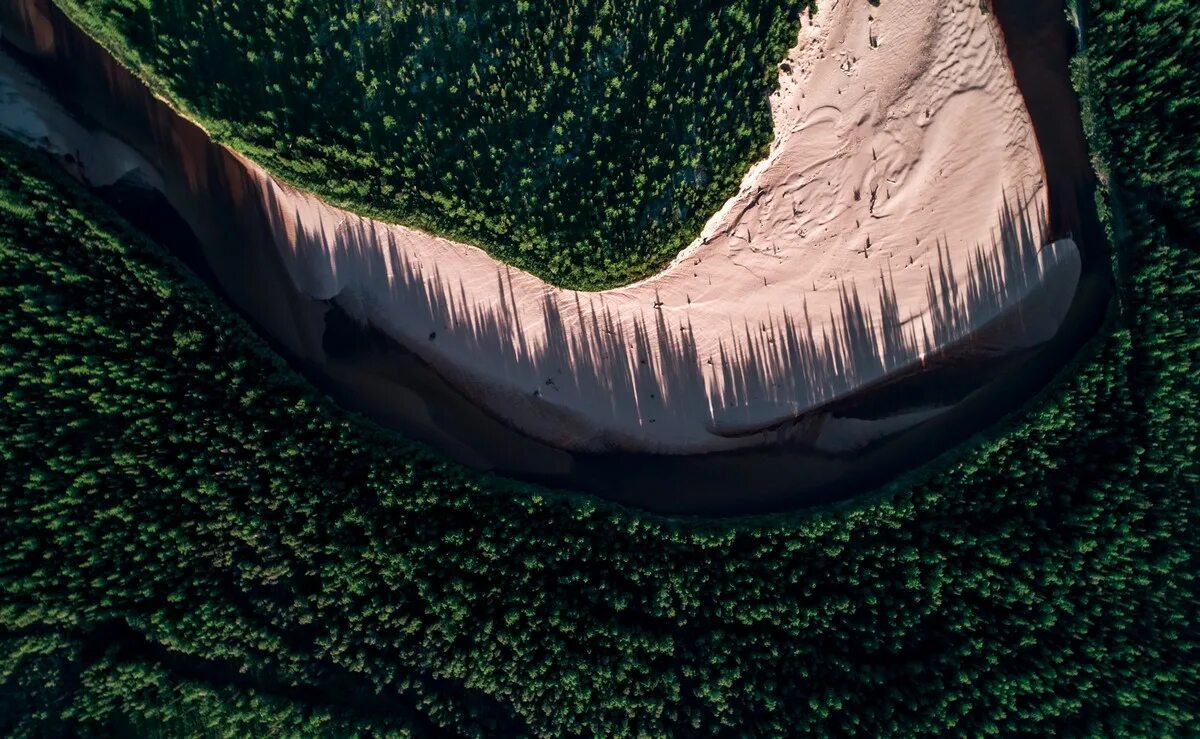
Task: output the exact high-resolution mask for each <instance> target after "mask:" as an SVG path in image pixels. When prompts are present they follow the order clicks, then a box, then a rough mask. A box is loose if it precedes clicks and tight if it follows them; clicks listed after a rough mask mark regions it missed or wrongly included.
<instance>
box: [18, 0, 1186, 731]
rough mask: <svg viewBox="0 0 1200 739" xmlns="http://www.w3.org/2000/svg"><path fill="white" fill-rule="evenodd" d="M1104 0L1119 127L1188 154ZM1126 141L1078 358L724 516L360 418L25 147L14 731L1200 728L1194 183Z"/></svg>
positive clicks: (1098, 5)
mask: <svg viewBox="0 0 1200 739" xmlns="http://www.w3.org/2000/svg"><path fill="white" fill-rule="evenodd" d="M1123 2H1124V0H1122V3H1123ZM1090 4H1091V5H1092V6H1093V7H1092V10H1093V12H1092V14H1091V18H1092V21H1091V24H1092V27H1091V29H1090V35H1089V38H1090V40H1091V46H1090V51H1089V53H1088V57H1087V58H1086V64H1085V66H1086V68H1087V69H1089V70H1092V72H1093V74H1092V75H1091V76H1090V77H1089V78H1088V79H1089V82H1090V84H1089V86H1088V87H1087V90H1086V91H1087V95H1086V98H1087V101H1088V108H1089V110H1090V111H1091V112H1092V114H1093V118H1092V126H1093V127H1094V129H1095V131H1096V132H1100V133H1103V134H1104V135H1106V136H1108V137H1109V140H1110V141H1118V140H1119V139H1121V137H1122V136H1150V137H1155V138H1154V140H1155V141H1157V142H1159V146H1160V147H1163V148H1160V149H1159V151H1158V154H1157V155H1156V156H1158V157H1160V158H1159V159H1157V160H1156V161H1161V162H1176V163H1177V162H1181V161H1185V159H1184V158H1183V155H1181V154H1174V153H1172V152H1173V151H1174V150H1175V149H1186V148H1188V147H1192V146H1194V145H1195V141H1196V138H1195V136H1187V135H1175V136H1165V135H1160V134H1152V133H1147V132H1153V131H1165V130H1169V126H1170V125H1174V124H1167V123H1165V122H1163V121H1161V120H1160V116H1161V115H1163V114H1164V108H1162V107H1161V106H1150V107H1147V108H1145V109H1143V110H1142V111H1141V112H1140V113H1137V114H1125V113H1123V112H1122V111H1121V108H1120V106H1119V105H1113V104H1110V102H1109V101H1110V100H1119V99H1124V98H1126V97H1127V96H1130V95H1132V94H1134V93H1133V92H1131V89H1129V88H1127V86H1130V85H1132V86H1133V87H1137V86H1138V85H1149V84H1152V83H1153V80H1154V79H1157V77H1156V76H1155V73H1154V70H1155V67H1154V66H1153V65H1146V64H1141V63H1140V62H1139V65H1135V66H1134V67H1133V69H1135V70H1136V69H1141V70H1143V71H1141V72H1136V73H1135V72H1129V73H1126V72H1121V73H1119V74H1118V73H1116V72H1112V73H1109V72H1106V71H1105V70H1116V69H1118V68H1119V69H1126V67H1127V65H1126V61H1125V60H1124V58H1123V57H1121V56H1112V57H1110V56H1108V54H1109V50H1112V49H1119V48H1120V45H1119V44H1116V43H1114V42H1105V41H1102V39H1105V38H1108V37H1110V36H1124V35H1126V34H1129V33H1133V32H1135V31H1136V29H1135V28H1131V27H1130V26H1129V25H1127V24H1125V23H1123V22H1121V21H1120V18H1121V15H1120V13H1119V12H1116V11H1115V10H1114V9H1115V8H1116V7H1117V5H1118V4H1119V3H1118V2H1117V0H1090ZM1158 6H1160V7H1161V8H1167V9H1171V8H1173V9H1175V12H1174V14H1172V13H1169V12H1167V13H1165V14H1163V15H1161V16H1152V15H1147V16H1145V17H1144V19H1145V18H1152V17H1153V18H1157V19H1158V20H1156V21H1155V23H1156V24H1158V25H1157V26H1156V27H1155V28H1153V29H1151V30H1152V31H1154V33H1157V34H1161V35H1163V36H1164V37H1166V38H1168V39H1169V38H1175V39H1184V38H1185V37H1186V34H1188V33H1191V31H1190V30H1189V29H1190V28H1191V27H1190V26H1189V23H1188V21H1189V19H1190V13H1188V12H1187V8H1185V7H1184V6H1183V5H1182V4H1179V3H1168V2H1162V3H1159V4H1158ZM1144 19H1143V20H1144ZM1139 33H1140V32H1139ZM1161 52H1162V53H1161V54H1160V56H1159V64H1160V65H1162V66H1163V68H1164V70H1167V71H1166V72H1164V74H1166V73H1169V70H1170V69H1171V68H1172V65H1176V64H1181V63H1183V61H1184V60H1185V59H1186V55H1187V54H1193V53H1194V49H1188V48H1185V45H1183V44H1170V43H1165V42H1164V45H1163V46H1162V48H1161ZM1139 75H1144V76H1142V77H1139ZM1193 133H1194V132H1193ZM1104 151H1105V152H1106V153H1107V154H1108V156H1110V157H1111V161H1110V171H1111V173H1112V174H1111V177H1110V180H1109V183H1110V187H1111V188H1112V195H1113V197H1112V202H1113V204H1114V209H1113V214H1112V218H1111V228H1112V231H1113V235H1114V238H1115V239H1116V240H1117V242H1118V246H1119V248H1120V250H1121V254H1122V259H1121V263H1120V266H1121V274H1120V279H1121V288H1122V289H1121V293H1120V294H1121V312H1120V316H1119V317H1118V318H1117V319H1116V320H1115V325H1114V326H1113V327H1112V330H1111V331H1108V332H1106V334H1105V335H1104V336H1103V337H1102V338H1100V339H1098V340H1097V342H1096V343H1095V345H1094V346H1093V347H1092V348H1091V349H1090V350H1089V351H1088V352H1087V353H1086V355H1085V356H1084V357H1083V358H1082V359H1081V360H1080V361H1079V363H1078V365H1077V366H1076V367H1074V368H1072V370H1071V372H1069V373H1068V375H1067V376H1066V377H1064V379H1063V380H1061V381H1060V382H1059V383H1058V384H1057V385H1055V386H1054V387H1052V388H1051V389H1049V390H1048V391H1047V392H1046V393H1045V394H1044V395H1043V396H1042V397H1041V398H1040V399H1039V400H1038V401H1036V402H1035V404H1034V405H1033V406H1032V407H1031V408H1029V409H1027V410H1026V411H1025V412H1024V413H1022V414H1021V415H1020V416H1018V417H1016V418H1014V419H1013V420H1011V421H1009V422H1007V424H1006V425H1005V426H1003V427H1002V428H998V429H995V430H994V431H993V432H992V433H991V434H990V435H989V436H988V438H986V439H984V440H981V441H978V442H975V443H972V444H970V445H967V446H965V447H964V448H962V449H961V450H959V451H958V452H957V453H956V454H955V455H954V457H953V458H952V459H950V460H945V461H943V462H939V463H938V464H937V465H936V466H935V467H933V468H929V469H925V470H922V471H919V472H917V473H915V474H913V475H910V476H909V477H908V478H907V479H905V480H902V481H898V482H897V483H896V484H895V485H893V486H891V487H890V488H889V489H888V490H886V491H884V492H883V493H881V494H880V495H878V496H875V497H873V498H871V499H869V500H861V501H857V502H854V503H851V504H846V505H841V506H838V507H835V508H832V509H825V510H820V511H816V512H812V513H807V514H800V515H794V516H785V517H774V518H767V519H754V520H744V521H732V522H702V521H691V520H664V519H660V518H655V517H651V516H646V515H642V514H638V513H636V512H632V511H629V510H625V509H621V508H618V507H615V506H609V505H606V504H603V503H600V502H596V501H593V500H590V499H585V498H580V497H576V496H570V495H562V494H557V493H554V492H551V491H544V490H539V489H536V488H532V487H527V486H521V485H517V484H513V483H509V482H505V481H502V480H498V479H494V478H490V477H486V476H482V475H477V474H473V473H470V472H467V471H464V470H462V469H459V468H457V467H454V466H452V465H449V464H446V463H444V462H442V461H441V460H439V459H438V458H437V457H436V456H434V455H433V454H431V453H429V452H427V451H425V450H423V449H422V448H419V447H416V446H409V445H405V444H403V443H401V442H397V441H396V440H395V439H393V438H391V437H390V436H387V435H385V434H383V433H382V432H379V431H377V430H375V429H373V428H372V427H370V426H369V425H367V424H364V423H360V422H359V421H357V420H355V419H354V418H353V417H350V416H348V415H347V414H345V413H343V412H341V411H339V410H338V409H337V408H335V407H333V406H332V405H331V404H330V403H328V402H327V401H326V400H325V399H323V398H320V397H318V396H317V395H315V394H314V393H313V391H312V389H311V388H310V387H308V386H307V385H305V384H304V383H303V382H302V381H301V380H300V379H298V378H297V377H296V376H295V375H294V374H293V373H292V372H290V371H289V370H288V368H287V367H286V366H284V365H283V364H281V363H280V362H279V360H278V359H276V358H275V357H274V356H273V355H271V354H270V353H269V351H268V350H267V349H266V348H265V347H264V346H263V345H262V343H261V342H260V341H259V340H258V339H256V338H255V336H254V335H253V333H252V332H251V331H250V330H249V329H248V328H247V327H246V326H245V325H243V324H242V323H241V322H240V321H238V320H237V319H236V318H234V317H232V316H231V314H230V313H229V312H228V311H226V310H224V309H223V308H222V307H221V306H220V305H219V304H218V303H216V302H215V300H214V299H213V298H212V297H211V296H210V295H209V294H208V293H207V292H206V291H205V290H204V289H202V288H201V287H200V286H198V285H197V284H196V283H194V282H193V281H192V280H190V279H189V278H188V277H187V276H186V275H185V273H184V272H183V270H182V269H181V268H180V267H178V266H177V265H176V264H175V263H174V262H173V261H172V260H170V259H168V258H166V257H164V256H162V255H161V254H160V253H159V252H158V251H157V250H156V249H155V248H154V247H152V246H150V245H148V244H146V243H145V242H144V241H143V240H141V239H140V238H139V237H138V236H137V235H136V234H134V233H132V232H130V231H129V230H128V229H127V228H126V227H124V226H123V225H122V224H121V223H119V222H118V221H117V220H116V219H115V218H114V217H112V216H111V215H109V214H108V213H107V212H106V210H105V208H104V207H103V206H102V205H101V204H99V203H97V202H96V201H94V200H93V199H91V198H90V196H88V195H87V194H86V193H84V192H83V191H82V190H80V189H79V188H77V187H75V186H74V185H73V184H72V183H71V182H70V181H68V180H66V179H65V178H64V177H63V176H61V175H57V174H54V173H52V171H51V170H49V169H47V168H46V167H45V163H44V162H39V161H38V160H36V159H34V158H32V157H30V156H28V155H25V154H22V153H20V152H18V151H16V150H14V149H12V148H11V147H5V148H4V150H3V152H2V154H0V359H2V361H0V428H3V429H4V430H5V433H4V436H3V437H2V438H0V454H2V459H0V493H2V495H0V593H3V595H2V596H0V684H2V685H3V689H2V690H0V733H4V734H5V735H17V736H22V735H24V736H30V735H33V736H39V735H60V734H76V733H82V734H102V735H111V734H113V733H134V734H143V735H161V734H167V735H178V734H194V733H201V731H202V730H208V731H210V732H213V733H222V732H224V733H226V734H227V735H246V734H249V733H252V732H261V733H273V734H278V735H294V736H314V735H330V736H344V735H348V734H360V735H405V734H413V735H417V736H429V735H439V734H461V735H466V736H496V735H539V736H564V735H599V736H623V735H639V734H640V735H651V736H657V735H668V734H682V735H689V736H700V735H709V734H721V733H725V734H755V735H759V736H783V735H788V736H795V735H806V734H845V733H855V734H863V735H870V736H917V735H966V736H979V735H984V734H1004V735H1023V734H1035V735H1048V734H1060V735H1104V736H1115V735H1137V736H1185V735H1193V734H1196V733H1200V714H1198V713H1197V705H1196V701H1195V696H1196V694H1197V692H1198V691H1197V687H1198V682H1200V667H1198V665H1200V632H1198V626H1197V625H1198V623H1200V621H1198V619H1197V617H1198V616H1200V614H1198V613H1197V608H1198V604H1197V557H1198V556H1200V552H1198V551H1197V549H1198V544H1197V539H1196V537H1195V530H1196V525H1197V520H1196V519H1197V507H1198V499H1197V498H1198V496H1197V492H1198V491H1200V469H1198V466H1200V465H1198V461H1197V460H1198V457H1200V449H1198V447H1200V419H1198V418H1197V414H1196V412H1195V409H1196V407H1197V403H1198V401H1200V397H1198V396H1200V373H1198V372H1197V367H1198V366H1200V364H1198V363H1200V320H1198V318H1197V317H1198V316H1200V291H1198V290H1197V289H1196V283H1195V276H1196V275H1197V274H1200V252H1197V250H1196V249H1195V248H1194V245H1195V244H1196V243H1197V233H1196V230H1195V228H1194V227H1193V224H1192V223H1191V222H1190V221H1189V220H1188V217H1187V216H1186V211H1185V210H1184V209H1183V204H1184V203H1185V202H1187V201H1186V198H1185V197H1184V195H1187V196H1189V197H1194V196H1195V193H1194V192H1189V193H1183V194H1181V193H1180V191H1179V189H1178V188H1179V185H1178V184H1177V183H1175V182H1172V183H1159V182H1157V181H1156V180H1154V179H1153V178H1150V179H1146V178H1141V177H1138V176H1133V175H1131V174H1130V173H1137V172H1139V171H1140V165H1139V161H1140V160H1137V159H1134V158H1132V157H1134V156H1135V154H1136V152H1134V151H1130V150H1128V149H1127V148H1125V147H1123V146H1112V147H1111V148H1108V149H1104ZM1172 166H1174V165H1172Z"/></svg>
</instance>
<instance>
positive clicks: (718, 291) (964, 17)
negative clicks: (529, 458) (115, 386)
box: [247, 0, 1079, 452]
mask: <svg viewBox="0 0 1200 739" xmlns="http://www.w3.org/2000/svg"><path fill="white" fill-rule="evenodd" d="M771 105H772V109H773V113H774V118H775V124H776V140H775V142H774V144H773V146H772V149H771V154H770V156H769V157H768V158H767V159H766V160H765V161H763V162H760V163H759V164H758V165H756V166H755V167H754V168H753V169H752V170H751V171H750V172H749V173H748V174H747V176H746V177H745V179H744V182H743V185H742V188H741V191H740V192H739V193H738V195H737V196H736V197H734V198H732V199H731V200H730V201H729V202H728V203H727V204H726V205H725V206H724V207H723V208H722V209H721V211H720V212H719V213H717V214H716V215H714V217H713V218H712V219H711V220H710V222H709V223H708V225H707V226H706V228H705V230H704V233H703V235H702V237H701V238H700V239H698V240H697V241H696V242H695V243H694V244H693V245H692V246H690V247H689V248H688V249H686V250H685V251H684V252H683V253H681V254H680V255H679V257H678V258H677V259H676V260H675V261H674V262H673V263H672V265H671V266H670V267H669V268H668V269H666V270H664V271H663V272H662V273H660V274H658V275H656V276H654V277H652V278H650V279H647V280H644V281H642V282H639V283H636V284H633V285H630V286H627V287H622V288H618V289H613V290H608V291H604V292H599V293H578V292H573V291H566V290H559V289H556V288H554V287H551V286H549V285H547V284H545V283H544V282H542V281H541V280H539V279H537V278H535V277H533V276H531V275H529V274H526V273H523V272H521V271H519V270H515V269H512V268H509V267H506V266H504V265H502V264H500V263H498V262H496V261H495V260H494V259H492V258H490V257H489V256H488V255H487V254H486V253H484V252H482V251H480V250H479V249H476V248H474V247H470V246H466V245H462V244H456V243H453V242H450V241H447V240H445V239H441V238H437V237H434V236H431V235H429V234H425V233H422V232H419V231H415V230H412V229H408V228H404V227H400V226H395V225H390V224H384V223H380V222H377V221H372V220H370V219H365V218H361V217H358V216H355V215H353V214H350V213H347V212H345V211H342V210H340V209H337V208H333V207H331V206H329V205H327V204H325V203H323V202H321V201H320V200H318V199H317V198H315V197H313V196H311V195H307V194H305V193H301V192H297V191H295V190H293V189H291V188H289V187H287V186H285V185H283V184H281V183H279V182H277V181H276V180H274V179H273V178H272V177H270V176H269V175H267V174H266V173H264V172H262V170H261V169H258V168H257V167H254V165H252V164H250V163H248V162H247V165H248V166H250V167H251V168H252V169H253V170H254V171H255V172H257V173H258V174H259V178H260V185H261V187H260V194H261V198H262V202H263V205H264V207H265V208H266V210H267V211H268V213H269V216H270V218H271V220H272V222H273V223H274V226H275V228H274V231H275V234H276V237H277V245H278V247H279V249H280V251H281V254H282V255H283V256H284V259H285V263H286V265H287V268H288V271H289V273H290V275H291V276H292V278H293V280H294V281H295V282H296V284H297V285H298V286H299V287H300V289H301V290H302V291H304V292H305V293H307V294H309V295H311V296H313V297H316V298H322V299H329V298H334V299H336V300H337V302H338V303H339V304H340V305H341V306H343V307H344V308H345V309H346V310H348V311H349V312H350V313H351V314H352V315H355V316H356V317H358V318H360V319H363V320H367V321H370V322H371V323H372V324H374V325H375V326H377V327H379V328H381V329H382V330H384V331H385V332H386V333H388V334H389V335H391V336H393V337H394V338H396V339H397V340H399V341H401V342H402V343H404V344H405V345H407V346H410V347H412V348H414V349H415V350H416V351H417V352H418V353H419V354H420V355H421V356H422V357H424V358H425V359H426V360H427V361H429V362H430V363H431V364H432V365H433V366H434V367H436V368H437V369H438V371H439V372H441V373H442V374H444V375H445V376H446V377H447V378H448V379H450V380H451V381H452V382H454V383H455V384H457V385H458V386H459V387H461V388H463V389H464V390H465V391H466V392H467V393H468V394H469V395H470V396H471V397H472V398H473V399H475V400H476V401H477V402H478V403H480V404H482V405H483V406H485V407H487V408H488V409H489V410H490V411H492V412H493V413H495V414H496V415H498V416H500V417H502V418H505V419H507V420H508V421H509V422H511V423H512V424H514V425H515V426H517V427H518V428H520V429H521V430H523V431H525V432H526V433H529V434H531V435H533V436H535V437H537V438H540V439H543V440H546V441H550V442H552V443H555V444H557V445H561V446H565V447H567V448H573V449H589V450H600V449H605V448H625V449H643V450H654V451H664V452H696V451H709V450H715V449H726V448H733V447H737V446H743V445H749V444H754V443H756V439H758V438H759V437H758V436H756V435H755V434H754V432H755V431H756V430H758V429H761V428H765V427H769V426H772V425H776V424H778V423H780V422H783V421H786V420H788V419H790V418H794V417H796V416H797V415H799V414H801V413H803V412H804V411H806V410H810V409H812V408H815V407H818V406H820V405H822V404H823V403H827V402H829V401H830V400H833V399H835V398H839V397H843V396H845V395H847V394H849V393H852V392H854V391H855V390H856V389H858V388H861V387H863V386H864V385H867V384H870V383H873V382H876V381H878V380H880V379H881V378H885V377H887V376H889V375H891V374H894V373H896V372H898V371H903V370H908V369H911V368H913V367H914V366H919V364H920V363H921V361H922V360H923V358H924V357H926V356H927V355H929V354H930V353H932V352H935V351H937V350H939V349H940V348H943V347H946V346H949V345H955V344H961V343H962V342H964V341H969V340H970V339H971V338H972V337H976V336H978V331H979V329H981V328H984V327H988V329H989V330H988V332H987V333H986V336H987V339H986V342H985V345H984V344H979V345H977V346H975V347H974V349H975V350H976V351H1002V350H1004V349H1007V348H1016V347H1023V346H1029V345H1033V344H1036V343H1038V342H1041V341H1045V340H1046V339H1048V338H1050V337H1051V336H1052V335H1053V333H1054V331H1055V329H1056V327H1057V325H1058V322H1059V321H1060V320H1061V317H1062V315H1063V314H1064V313H1065V311H1066V309H1067V306H1068V305H1069V303H1070V299H1071V295H1072V293H1073V291H1074V286H1075V283H1076V281H1077V279H1078V275H1079V258H1078V253H1077V250H1076V248H1075V245H1074V244H1073V243H1072V242H1071V241H1069V240H1061V241H1057V242H1054V243H1049V244H1047V243H1045V242H1046V238H1045V237H1044V235H1043V232H1044V223H1045V217H1046V216H1045V212H1046V187H1045V183H1044V174H1043V172H1042V164H1041V158H1040V154H1039V151H1038V147H1037V143H1036V140H1035V138H1034V131H1033V128H1032V125H1031V123H1030V120H1029V116H1028V113H1027V111H1026V109H1025V107H1024V104H1023V101H1022V98H1021V96H1020V93H1019V91H1018V90H1017V87H1016V84H1015V80H1014V78H1013V73H1012V70H1011V68H1010V66H1009V63H1008V60H1007V59H1006V57H1005V54H1004V48H1003V41H1002V38H1001V36H1000V32H999V29H998V28H997V27H996V24H995V22H994V19H993V18H992V16H991V15H989V14H985V13H982V12H981V11H980V8H979V4H978V3H977V2H973V1H972V0H954V1H953V2H944V1H942V0H891V2H888V3H886V4H884V6H882V7H879V8H875V7H872V6H870V5H869V4H867V3H860V2H848V1H847V0H839V1H838V2H833V3H831V4H830V5H829V6H826V7H823V8H822V10H821V12H820V13H818V14H817V15H816V16H815V17H814V18H813V19H812V20H811V21H810V20H807V19H806V20H805V21H804V22H803V24H802V28H801V29H800V33H799V40H798V42H797V44H796V46H795V48H794V49H792V51H791V52H790V53H789V55H788V58H787V59H786V61H785V62H784V63H782V64H781V65H780V89H779V90H778V91H777V92H776V93H775V95H773V96H772V99H771Z"/></svg>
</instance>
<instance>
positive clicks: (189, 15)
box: [59, 0, 811, 289]
mask: <svg viewBox="0 0 1200 739" xmlns="http://www.w3.org/2000/svg"><path fill="white" fill-rule="evenodd" d="M810 2H811V0H703V1H702V2H695V0H566V1H564V0H520V2H494V1H493V0H453V1H451V2H438V3H428V2H411V1H409V0H393V1H391V2H380V3H376V2H363V1H361V0H355V1H351V2H347V1H346V0H241V1H240V2H236V3H235V2H175V1H174V0H149V1H147V0H62V1H61V2H59V4H60V5H61V6H62V7H63V8H64V9H65V10H67V11H68V12H69V13H70V14H71V16H72V17H73V18H74V19H75V20H76V21H78V22H80V23H81V25H83V26H84V27H85V28H87V29H88V30H89V31H90V32H91V33H92V34H93V35H94V36H95V37H96V38H98V39H100V40H101V41H102V42H104V43H105V45H106V46H108V47H109V48H110V49H111V50H113V51H114V52H116V54H117V56H118V58H120V59H122V61H124V62H125V63H126V64H127V65H129V66H131V67H132V68H134V69H136V70H138V72H139V73H140V74H141V75H142V76H143V78H145V79H147V80H149V81H150V82H151V83H152V84H154V85H155V87H156V88H157V89H158V90H159V91H161V92H162V93H164V94H165V95H166V96H167V97H169V98H170V99H171V100H172V101H173V102H175V103H176V105H178V106H180V107H182V108H183V109H184V110H187V111H189V112H190V113H191V114H192V115H193V116H195V117H196V118H197V119H198V120H200V121H201V122H203V124H204V125H205V127H206V128H207V129H208V130H209V131H210V133H212V134H213V136H214V138H216V139H217V140H219V141H222V142H224V143H226V144H229V145H231V146H232V147H234V148H235V149H238V150H240V151H242V152H245V153H247V154H249V155H250V156H251V157H252V158H253V159H255V160H256V161H258V162H260V163H261V164H263V165H264V166H265V167H267V168H268V169H270V170H271V171H272V172H274V173H275V174H277V175H279V176H280V177H282V178H283V179H285V180H287V181H289V182H291V183H293V184H296V185H298V186H300V187H302V188H304V189H307V190H310V191H312V192H316V193H318V194H320V195H322V196H324V197H325V198H327V199H328V200H330V201H332V202H334V203H337V204H340V205H343V206H345V207H348V208H350V209H352V210H355V211H358V212H363V213H370V214H372V215H375V216H378V217H381V218H386V219H389V220H392V221H397V222H401V223H405V224H409V225H413V226H417V227H420V228H423V229H427V230H430V231H433V232H436V233H440V234H445V235H449V236H452V237H454V238H457V239H460V240H463V241H466V242H467V243H471V244H477V245H479V246H482V247H483V248H485V249H487V250H488V251H490V252H491V253H492V254H493V255H495V256H496V257H498V258H499V259H502V260H504V261H505V262H508V263H510V264H514V265H517V266H519V267H521V268H524V269H526V270H529V271H531V272H534V273H536V274H538V275H539V276H541V277H543V278H544V279H546V280H548V281H549V282H552V283H554V284H557V285H560V286H564V287H571V288H578V289H599V288H605V287H612V286H615V285H617V284H622V283H626V282H632V281H633V280H635V279H637V278H640V277H644V276H647V275H649V274H651V273H653V272H655V271H657V269H658V268H659V267H661V266H663V265H665V264H666V263H667V262H668V261H670V259H671V258H672V257H674V256H675V254H676V253H678V252H679V251H680V250H681V249H682V248H683V247H685V246H687V244H688V243H689V242H691V241H692V239H694V238H695V237H696V236H698V235H699V233H700V229H701V227H702V226H703V225H704V222H705V221H706V220H707V219H708V217H709V216H710V215H712V214H713V213H714V212H716V210H717V209H718V208H719V207H720V206H721V204H722V203H724V202H725V200H727V199H728V198H729V197H730V196H731V195H733V194H734V193H735V192H736V190H737V187H738V184H739V183H740V182H741V179H742V176H743V175H744V174H745V172H746V171H747V170H748V169H749V167H750V165H751V164H752V163H753V162H754V161H757V160H759V159H761V158H763V157H764V156H765V155H766V152H767V148H768V146H769V144H770V142H771V138H772V135H773V129H772V123H771V113H770V106H769V105H768V102H767V95H768V94H769V93H770V92H772V91H773V90H774V88H775V86H776V85H777V84H778V74H779V73H778V69H777V66H776V65H777V63H778V61H779V60H780V59H782V58H783V57H784V55H785V53H786V51H787V49H789V48H790V47H791V46H793V45H794V44H795V43H796V33H797V29H798V27H799V18H800V15H801V13H802V12H803V11H804V10H805V9H807V8H808V7H809V5H810Z"/></svg>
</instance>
